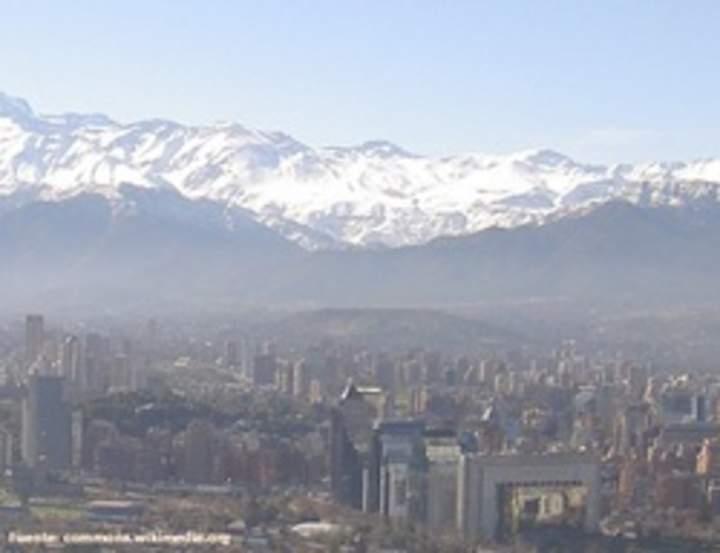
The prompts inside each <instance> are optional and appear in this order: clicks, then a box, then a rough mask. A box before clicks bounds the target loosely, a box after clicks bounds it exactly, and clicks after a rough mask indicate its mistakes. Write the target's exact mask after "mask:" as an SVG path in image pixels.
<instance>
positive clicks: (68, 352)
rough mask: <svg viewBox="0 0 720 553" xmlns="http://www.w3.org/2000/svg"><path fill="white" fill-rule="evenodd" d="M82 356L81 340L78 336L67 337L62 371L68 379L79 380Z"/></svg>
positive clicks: (61, 362)
mask: <svg viewBox="0 0 720 553" xmlns="http://www.w3.org/2000/svg"><path fill="white" fill-rule="evenodd" d="M81 358H82V355H81V349H80V340H79V339H78V338H77V336H68V337H67V338H65V341H64V342H63V345H62V354H61V359H60V371H61V376H64V377H65V379H66V381H68V382H77V381H78V380H79V378H80V363H81Z"/></svg>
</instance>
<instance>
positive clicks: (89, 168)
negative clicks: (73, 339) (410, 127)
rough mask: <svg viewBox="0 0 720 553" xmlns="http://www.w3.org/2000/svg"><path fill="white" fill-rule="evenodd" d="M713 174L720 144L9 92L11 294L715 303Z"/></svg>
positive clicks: (719, 262)
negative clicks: (469, 129)
mask: <svg viewBox="0 0 720 553" xmlns="http://www.w3.org/2000/svg"><path fill="white" fill-rule="evenodd" d="M719 189H720V160H702V161H695V162H687V163H650V164H643V165H636V166H632V165H616V166H611V167H605V166H599V165H592V164H581V163H578V162H575V161H573V160H571V159H570V158H568V157H566V156H563V155H561V154H558V153H556V152H552V151H549V150H537V151H531V152H521V153H517V154H512V155H508V156H487V155H480V154H466V155H458V156H452V157H446V158H427V157H422V156H418V155H414V154H411V153H408V152H406V151H405V150H403V149H402V148H400V147H398V146H395V145H392V144H390V143H387V142H382V141H374V142H368V143H365V144H362V145H360V146H357V147H330V148H320V149H315V148H311V147H309V146H307V145H304V144H302V143H300V142H298V141H297V140H295V139H293V138H291V137H289V136H287V135H285V134H283V133H279V132H264V131H256V130H249V129H246V128H244V127H241V126H239V125H235V124H222V125H215V126H208V127H189V126H183V125H180V124H178V123H174V122H169V121H161V120H152V121H143V122H138V123H131V124H120V123H117V122H114V121H112V120H111V119H110V118H108V117H107V116H104V115H97V114H89V115H87V114H85V115H82V114H64V115H50V116H48V115H45V116H40V115H36V114H35V113H34V112H33V110H32V109H31V108H30V107H29V105H28V104H27V102H25V101H23V100H21V99H17V98H12V97H9V96H0V260H1V262H0V303H1V304H2V305H3V306H4V307H5V308H6V309H11V308H13V309H23V310H28V309H31V308H36V309H45V308H47V307H48V306H49V305H52V306H54V307H55V308H56V309H61V308H70V307H78V306H80V307H87V309H97V306H98V305H102V306H104V307H107V308H108V309H110V308H115V309H124V310H132V311H138V312H147V311H148V310H150V309H152V310H174V311H176V312H177V311H182V310H186V309H204V310H226V311H232V310H234V309H238V308H242V307H247V306H252V307H256V306H258V305H261V306H268V305H281V306H291V307H294V308H302V307H318V306H320V307H324V306H330V307H332V306H335V307H367V306H373V307H382V308H387V307H408V306H410V307H419V306H422V307H426V308H427V307H437V306H442V307H443V308H445V307H449V306H452V307H457V306H464V307H467V306H478V308H479V309H481V310H482V309H483V308H484V307H483V306H487V305H489V304H497V303H498V302H500V303H502V302H515V303H524V304H527V305H528V306H529V307H528V309H529V310H531V311H532V310H535V311H537V309H538V307H537V306H538V305H546V304H547V303H548V302H559V303H560V304H562V305H570V306H572V305H575V306H579V305H582V306H583V307H582V309H585V306H587V309H594V308H596V307H597V306H601V307H602V308H603V309H606V310H613V309H626V308H628V306H634V307H638V306H640V307H643V308H644V307H651V306H652V307H657V308H664V307H666V306H672V305H675V306H677V305H684V306H685V305H700V306H710V305H714V306H720V294H719V293H718V286H717V275H718V274H720V256H719V255H718V251H720V197H719V195H718V194H719V192H718V190H719ZM403 313H404V312H403ZM403 316H404V315H403ZM378 320H379V319H378ZM384 321H385V319H382V320H380V322H377V321H375V320H373V323H372V324H373V325H375V327H378V326H379V327H382V325H384V324H386V323H385V322H384ZM403 324H404V323H403Z"/></svg>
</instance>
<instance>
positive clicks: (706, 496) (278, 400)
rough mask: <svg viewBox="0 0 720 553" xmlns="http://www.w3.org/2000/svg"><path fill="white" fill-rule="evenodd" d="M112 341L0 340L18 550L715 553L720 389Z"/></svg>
mask: <svg viewBox="0 0 720 553" xmlns="http://www.w3.org/2000/svg"><path fill="white" fill-rule="evenodd" d="M98 326H100V325H99V324H98ZM101 328H102V330H96V329H93V327H92V326H89V325H87V324H84V323H83V324H79V323H74V324H64V325H60V324H58V323H57V322H54V321H52V320H49V319H47V318H46V317H45V316H43V314H29V315H27V316H26V317H25V318H24V320H18V319H15V320H11V321H9V322H8V324H7V325H6V326H4V327H2V333H1V334H0V335H1V336H2V349H1V350H0V351H1V352H2V357H0V368H2V386H1V387H0V397H1V398H2V400H1V401H0V417H1V418H0V423H1V427H0V429H1V432H0V438H1V439H0V460H1V461H2V469H3V478H2V489H3V492H2V494H3V496H2V498H3V501H2V505H1V506H0V509H2V515H3V517H2V525H3V527H4V529H5V530H6V539H7V537H8V536H10V535H11V534H9V533H7V532H15V533H16V534H18V535H19V533H20V532H22V533H24V535H29V536H32V535H36V534H39V533H41V532H45V533H50V535H53V534H52V533H53V532H55V535H61V534H68V533H70V532H80V531H82V532H86V533H88V532H90V533H92V532H97V533H102V532H105V533H106V534H110V535H117V534H118V533H129V534H134V535H144V534H147V533H149V532H164V533H167V534H172V535H181V534H186V533H188V532H206V533H212V534H217V535H223V536H225V537H226V539H227V543H225V544H224V545H212V546H211V545H203V546H195V547H205V548H207V547H217V548H220V549H222V550H226V549H227V550H233V549H231V548H235V550H237V551H316V550H323V551H343V552H347V553H350V552H353V553H355V552H357V553H365V552H390V551H392V552H395V551H408V552H409V551H458V552H459V551H469V550H471V549H472V548H473V547H475V548H476V547H480V548H481V550H482V551H505V550H507V551H544V550H548V549H543V548H547V547H559V548H562V547H570V548H569V549H554V550H561V551H578V550H580V549H577V547H578V543H582V540H587V539H589V538H592V539H594V540H601V542H602V543H606V544H607V547H608V548H612V547H615V548H616V549H608V550H617V551H625V550H628V551H629V550H633V551H635V550H638V551H644V549H630V547H631V546H633V547H634V546H637V547H640V546H641V545H642V544H645V545H646V546H647V547H651V546H652V547H654V548H655V549H650V548H648V549H647V550H648V551H650V550H652V551H657V550H661V551H664V550H667V551H676V550H680V549H677V547H678V545H677V544H678V543H683V544H685V543H690V544H694V547H697V548H698V549H697V550H703V549H702V547H708V548H711V547H714V546H716V541H715V535H716V532H717V531H718V526H717V524H720V522H718V521H720V423H718V420H719V419H718V417H720V378H719V377H718V376H717V374H714V373H713V372H708V373H702V372H669V371H666V370H658V369H656V368H655V367H653V365H652V363H651V362H649V361H648V360H643V359H629V358H624V357H623V356H622V355H621V354H620V353H619V352H614V353H613V354H611V355H608V354H605V355H603V354H600V353H598V352H595V353H592V354H591V353H588V352H585V351H583V349H582V347H581V346H580V345H579V344H577V343H576V342H574V341H572V340H566V341H563V342H561V343H558V344H557V345H556V347H554V348H550V349H547V350H546V351H533V350H530V349H526V350H523V348H515V349H509V350H506V351H503V350H501V349H497V350H496V351H492V352H491V351H487V353H485V354H484V355H483V354H479V353H472V354H465V355H463V354H457V353H451V352H448V351H442V350H439V349H426V348H423V347H421V346H418V347H415V348H411V349H398V350H395V351H392V350H373V349H370V348H367V347H363V346H361V345H357V344H352V343H349V342H347V341H333V340H330V339H325V340H321V341H318V342H314V343H307V344H305V345H304V346H300V345H298V344H293V345H288V344H284V343H283V341H282V337H280V336H278V337H276V338H272V337H271V338H264V337H261V336H260V335H258V334H253V333H252V332H251V331H249V330H248V329H245V330H239V329H238V328H237V327H233V325H231V324H228V323H227V322H225V323H222V324H220V323H216V324H215V325H211V324H208V325H206V326H205V325H202V326H197V325H188V324H182V323H173V322H171V321H170V320H162V319H155V318H149V319H146V320H144V321H142V322H141V323H140V322H138V323H134V324H130V325H124V326H111V325H109V324H107V323H106V324H105V325H103V326H101ZM588 543H591V542H588ZM648 544H649V545H648ZM703 544H705V546H703ZM4 547H5V548H6V550H8V551H13V550H14V549H12V547H13V544H12V543H8V542H6V545H5V546H4ZM16 547H21V546H19V545H18V546H16ZM22 547H27V545H24V546H22ZM65 547H66V548H70V547H81V546H75V545H74V546H70V545H65ZM83 547H86V548H88V547H91V546H89V545H85V546H83ZM118 547H119V546H118ZM125 547H129V546H125ZM132 547H133V548H141V547H145V546H142V545H138V544H135V545H133V546H132ZM588 547H590V546H588ZM662 548H665V549H662ZM18 550H19V549H18ZM81 550H82V551H85V550H86V549H81ZM87 550H89V551H94V549H87ZM98 550H99V549H98ZM189 550H194V549H192V548H190V549H189ZM583 550H585V549H583ZM587 550H588V551H594V550H595V549H591V548H588V549H587ZM708 550H710V549H708Z"/></svg>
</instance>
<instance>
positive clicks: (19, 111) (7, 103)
mask: <svg viewBox="0 0 720 553" xmlns="http://www.w3.org/2000/svg"><path fill="white" fill-rule="evenodd" d="M33 116H34V113H33V110H32V108H31V107H30V104H28V103H27V102H26V101H25V100H23V99H22V98H17V97H14V96H9V95H7V94H4V93H2V92H0V117H11V118H31V117H33Z"/></svg>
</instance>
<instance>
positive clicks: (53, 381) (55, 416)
mask: <svg viewBox="0 0 720 553" xmlns="http://www.w3.org/2000/svg"><path fill="white" fill-rule="evenodd" d="M64 384H65V379H64V378H62V377H60V376H44V375H36V374H34V375H31V376H30V380H29V382H28V389H27V396H26V397H25V398H24V400H23V406H22V458H23V461H25V463H26V464H27V465H28V466H29V467H31V468H33V467H36V466H38V465H39V464H41V463H42V462H44V464H45V466H46V467H47V468H48V469H51V470H62V469H66V468H68V467H69V466H70V460H71V447H70V443H71V428H70V427H71V424H70V417H71V414H70V408H69V406H68V405H67V403H66V402H65V398H64Z"/></svg>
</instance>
